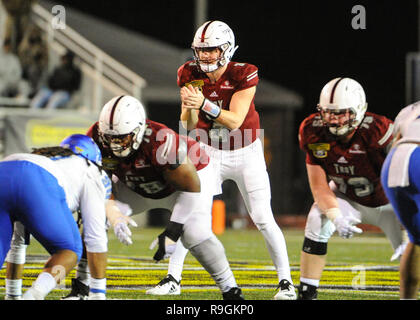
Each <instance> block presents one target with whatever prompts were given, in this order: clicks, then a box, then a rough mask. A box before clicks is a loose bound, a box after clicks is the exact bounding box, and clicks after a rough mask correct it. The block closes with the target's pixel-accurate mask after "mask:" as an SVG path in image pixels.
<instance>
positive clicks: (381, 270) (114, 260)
mask: <svg viewBox="0 0 420 320" xmlns="http://www.w3.org/2000/svg"><path fill="white" fill-rule="evenodd" d="M161 231H162V229H157V228H154V229H152V228H146V229H138V228H135V229H133V242H134V243H133V245H131V246H124V245H122V244H120V243H119V242H118V240H117V239H116V238H115V236H114V234H113V232H112V231H110V232H109V262H108V271H107V297H108V299H139V300H151V299H152V300H158V299H160V300H220V299H221V294H220V292H219V290H218V289H217V287H216V286H215V284H214V282H213V280H212V279H211V278H210V276H209V275H208V273H207V272H205V271H204V269H203V268H202V267H201V266H200V265H199V264H198V263H197V261H196V260H195V258H194V257H192V256H191V255H190V254H188V256H187V258H186V261H185V264H184V272H183V279H182V292H181V295H179V296H160V297H157V296H149V295H146V294H145V290H146V289H148V288H150V287H152V286H154V285H155V284H156V283H157V282H159V280H160V279H162V278H163V277H164V276H165V275H166V271H167V261H164V262H160V263H155V262H154V261H153V260H152V256H153V253H154V252H153V251H151V250H149V249H148V247H149V244H150V243H151V242H152V240H153V239H154V238H155V237H156V236H157V235H158V234H159V233H160V232H161ZM283 233H284V235H285V238H286V242H287V246H288V253H289V259H290V264H291V268H292V278H293V281H294V283H295V284H298V283H299V257H300V249H301V246H302V241H303V230H283ZM218 237H219V239H220V240H221V241H222V243H223V244H224V246H225V249H226V252H227V256H228V259H229V261H230V263H231V267H232V269H233V272H234V274H235V277H236V280H237V282H238V284H239V286H240V287H241V288H242V289H243V292H244V295H245V298H246V299H247V300H271V299H272V298H273V296H274V295H275V293H276V290H275V289H276V286H277V276H276V274H275V272H274V268H273V266H272V263H271V259H270V257H269V255H268V251H267V250H266V247H265V242H264V240H263V238H262V235H261V233H260V232H259V231H257V230H254V229H247V230H227V231H226V232H225V233H224V234H222V235H219V236H218ZM392 253H393V251H392V249H391V246H390V244H389V242H388V240H387V239H386V238H385V237H384V236H383V235H381V234H377V233H365V234H364V235H361V236H356V237H355V238H353V239H349V240H344V239H341V238H339V237H338V236H334V237H333V238H332V239H331V240H330V243H329V247H328V264H327V267H326V269H325V270H324V273H323V277H322V279H321V283H320V290H319V294H318V299H319V300H397V299H398V298H399V297H398V287H399V274H398V262H395V261H394V262H390V257H391V255H392ZM46 259H47V254H46V251H45V250H44V249H43V248H42V247H41V246H40V245H39V244H38V243H37V242H36V241H35V240H32V243H31V245H30V246H29V247H28V256H27V264H26V266H25V271H24V279H23V286H24V290H26V288H28V287H29V286H30V285H31V283H32V281H34V279H35V278H36V277H37V275H38V273H39V272H40V271H41V269H42V265H43V263H44V262H45V261H46ZM4 267H5V266H3V269H1V271H0V288H1V289H0V299H3V297H4V285H5V280H4V279H5V268H4ZM74 273H75V272H74V271H72V272H71V273H70V275H69V276H68V277H67V278H66V281H65V286H64V285H63V286H62V288H61V289H56V290H54V291H53V292H51V293H50V294H49V295H48V297H47V299H52V300H56V299H59V298H60V297H61V296H63V295H65V294H67V293H68V292H69V287H70V281H71V280H70V279H71V278H72V277H73V276H74Z"/></svg>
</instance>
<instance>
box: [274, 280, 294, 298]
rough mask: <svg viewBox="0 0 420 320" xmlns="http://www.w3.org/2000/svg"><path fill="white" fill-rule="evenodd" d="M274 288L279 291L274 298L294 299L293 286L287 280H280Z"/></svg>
mask: <svg viewBox="0 0 420 320" xmlns="http://www.w3.org/2000/svg"><path fill="white" fill-rule="evenodd" d="M276 290H279V292H277V294H276V295H275V296H274V298H273V299H274V300H296V292H295V287H294V286H293V284H291V283H290V281H289V280H286V279H283V280H281V281H280V282H279V285H278V286H277V289H276Z"/></svg>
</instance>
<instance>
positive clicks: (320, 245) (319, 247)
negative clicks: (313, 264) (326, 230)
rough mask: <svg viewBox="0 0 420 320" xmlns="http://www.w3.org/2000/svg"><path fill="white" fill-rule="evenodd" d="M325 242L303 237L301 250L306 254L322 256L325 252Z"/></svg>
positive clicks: (326, 244) (326, 245)
mask: <svg viewBox="0 0 420 320" xmlns="http://www.w3.org/2000/svg"><path fill="white" fill-rule="evenodd" d="M327 247H328V243H327V242H317V241H313V240H311V239H308V238H306V237H305V240H304V241H303V246H302V251H303V252H305V253H308V254H315V255H318V256H323V255H325V254H327Z"/></svg>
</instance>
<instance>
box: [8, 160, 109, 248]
mask: <svg viewBox="0 0 420 320" xmlns="http://www.w3.org/2000/svg"><path fill="white" fill-rule="evenodd" d="M3 161H29V162H32V163H34V164H36V165H38V166H40V167H42V168H43V169H45V170H47V171H48V172H49V173H51V174H52V175H53V176H54V177H55V178H56V179H57V181H58V184H59V185H60V186H61V187H62V188H63V189H64V192H65V194H66V200H67V205H68V207H69V209H70V210H71V211H77V210H80V212H81V215H82V221H83V236H84V242H85V244H86V249H87V251H89V252H106V251H107V235H106V213H105V202H106V201H107V199H108V198H109V196H110V193H111V182H110V180H109V178H108V176H107V175H106V173H105V172H104V171H103V170H100V169H99V168H98V167H97V166H96V165H94V164H93V163H91V162H89V165H88V162H87V161H86V160H85V159H83V158H81V157H80V156H76V155H73V156H70V157H63V158H59V159H56V160H52V159H50V158H48V157H45V156H41V155H36V154H29V153H16V154H13V155H10V156H8V157H6V158H5V159H4V160H3Z"/></svg>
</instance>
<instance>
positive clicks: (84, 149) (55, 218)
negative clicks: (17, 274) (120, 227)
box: [0, 134, 111, 300]
mask: <svg viewBox="0 0 420 320" xmlns="http://www.w3.org/2000/svg"><path fill="white" fill-rule="evenodd" d="M101 165H102V163H101V153H100V150H99V148H98V146H97V145H96V144H95V143H94V142H93V140H92V139H91V138H89V137H87V136H85V135H78V134H77V135H71V136H69V137H67V138H66V139H64V140H63V142H62V143H61V144H60V146H59V147H48V148H41V149H36V150H35V151H33V153H32V154H29V153H17V154H12V155H10V156H8V157H6V158H5V159H3V160H2V161H1V162H0V225H1V230H2V232H1V233H0V266H1V265H2V264H3V262H4V259H5V256H6V253H7V252H8V250H9V248H10V242H11V239H12V232H13V223H14V222H15V221H19V222H20V223H21V224H22V225H23V226H24V227H25V228H26V229H27V230H28V231H29V233H30V234H32V235H33V236H34V237H35V238H36V239H37V240H38V241H39V242H40V243H41V244H42V245H43V246H44V248H45V249H46V250H47V251H48V252H49V253H50V254H51V257H50V259H49V260H48V261H47V262H46V264H45V266H44V270H43V272H41V273H40V274H39V276H38V277H37V279H36V281H35V282H34V283H33V284H32V287H31V288H29V289H28V290H27V291H26V292H25V294H24V295H23V299H25V300H43V299H44V298H45V296H46V295H47V294H48V293H49V292H50V291H51V290H53V289H54V288H55V287H56V285H57V282H58V281H61V280H62V279H64V277H65V276H66V275H67V274H68V272H69V271H70V270H71V269H72V268H73V267H74V266H75V265H76V263H77V262H78V261H79V259H80V257H81V254H82V240H81V237H80V233H79V230H78V228H77V224H76V222H75V220H74V219H73V215H72V211H76V210H77V209H80V211H81V215H82V220H83V225H84V238H85V244H86V249H87V255H88V259H89V265H90V269H91V271H92V286H91V291H90V293H89V299H100V300H103V299H105V291H106V278H105V274H106V263H107V235H106V229H105V220H106V217H105V201H106V200H107V199H108V197H109V196H110V194H111V181H110V179H109V178H108V176H107V175H106V173H105V172H104V171H103V170H102V168H101ZM24 254H25V250H23V255H24ZM19 290H20V288H19ZM18 298H19V297H13V296H10V297H9V299H18Z"/></svg>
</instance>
